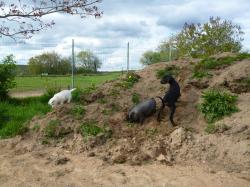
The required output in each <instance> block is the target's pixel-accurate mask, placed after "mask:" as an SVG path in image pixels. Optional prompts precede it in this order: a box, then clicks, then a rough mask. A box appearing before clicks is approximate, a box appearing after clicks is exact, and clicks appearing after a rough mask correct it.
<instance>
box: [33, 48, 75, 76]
mask: <svg viewBox="0 0 250 187" xmlns="http://www.w3.org/2000/svg"><path fill="white" fill-rule="evenodd" d="M70 68H71V65H70V59H69V58H62V57H61V56H60V55H59V54H57V53H55V52H52V53H43V54H41V55H38V56H35V57H32V58H30V59H29V62H28V69H29V72H30V73H31V74H34V75H39V74H41V73H48V74H54V75H64V74H67V73H69V72H70Z"/></svg>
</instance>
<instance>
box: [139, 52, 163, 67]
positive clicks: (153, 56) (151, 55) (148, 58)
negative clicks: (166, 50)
mask: <svg viewBox="0 0 250 187" xmlns="http://www.w3.org/2000/svg"><path fill="white" fill-rule="evenodd" d="M160 61H161V55H160V53H159V52H154V51H146V52H145V53H144V54H143V55H142V57H141V59H140V63H142V64H143V65H150V64H154V63H158V62H160Z"/></svg>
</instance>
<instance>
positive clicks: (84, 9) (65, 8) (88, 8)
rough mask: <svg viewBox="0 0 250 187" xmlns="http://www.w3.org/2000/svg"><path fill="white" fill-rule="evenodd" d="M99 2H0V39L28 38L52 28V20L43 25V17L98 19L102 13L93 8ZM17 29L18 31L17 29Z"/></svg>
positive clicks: (86, 0)
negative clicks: (61, 15)
mask: <svg viewBox="0 0 250 187" xmlns="http://www.w3.org/2000/svg"><path fill="white" fill-rule="evenodd" d="M100 2H101V0H47V1H45V0H30V3H28V2H26V3H24V2H23V1H22V0H19V1H18V3H16V4H14V3H12V4H8V5H7V4H6V3H5V2H4V1H0V10H1V12H0V37H3V36H7V37H11V38H15V37H24V38H30V37H32V35H33V34H34V33H35V32H38V31H40V30H43V29H46V28H48V27H52V26H53V25H54V24H55V23H54V22H53V20H52V21H51V22H49V23H45V22H44V21H43V20H42V19H41V18H42V17H43V16H45V15H50V14H54V13H57V12H58V13H63V14H71V15H79V16H80V17H81V18H84V17H86V16H95V17H100V16H101V15H102V14H103V12H101V11H99V8H98V7H97V6H95V5H96V4H97V3H100ZM17 28H18V29H17Z"/></svg>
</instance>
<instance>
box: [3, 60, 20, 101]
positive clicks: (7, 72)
mask: <svg viewBox="0 0 250 187" xmlns="http://www.w3.org/2000/svg"><path fill="white" fill-rule="evenodd" d="M15 63H16V62H15V60H14V56H13V55H9V56H6V57H5V58H4V59H3V61H2V64H0V100H2V99H5V98H6V97H7V94H8V92H9V89H11V88H13V87H15V82H14V79H15V75H16V72H15V69H16V64H15Z"/></svg>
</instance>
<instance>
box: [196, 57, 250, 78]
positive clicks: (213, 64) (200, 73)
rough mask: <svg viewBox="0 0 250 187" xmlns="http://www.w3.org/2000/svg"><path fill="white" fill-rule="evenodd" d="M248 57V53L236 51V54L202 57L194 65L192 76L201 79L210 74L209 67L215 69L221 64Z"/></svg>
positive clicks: (228, 63) (221, 65)
mask: <svg viewBox="0 0 250 187" xmlns="http://www.w3.org/2000/svg"><path fill="white" fill-rule="evenodd" d="M248 58H250V53H238V54H237V55H236V56H226V57H220V58H215V57H208V58H204V59H202V60H201V61H200V62H199V63H197V64H196V65H195V66H194V71H193V75H192V77H193V78H197V79H201V78H203V77H207V76H210V75H211V74H209V73H208V71H209V70H211V69H216V68H219V67H223V66H228V65H231V64H232V63H234V62H235V61H241V60H244V59H248Z"/></svg>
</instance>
